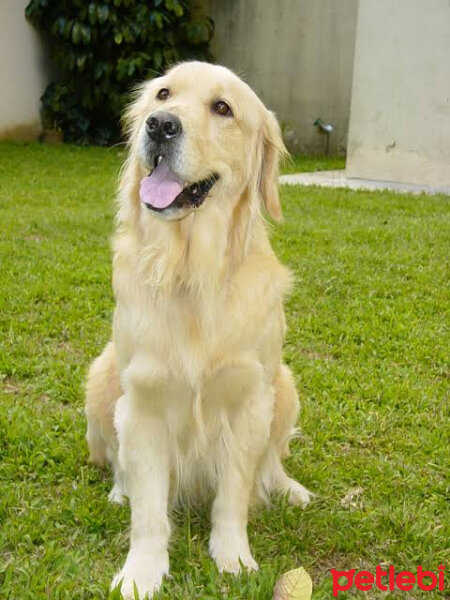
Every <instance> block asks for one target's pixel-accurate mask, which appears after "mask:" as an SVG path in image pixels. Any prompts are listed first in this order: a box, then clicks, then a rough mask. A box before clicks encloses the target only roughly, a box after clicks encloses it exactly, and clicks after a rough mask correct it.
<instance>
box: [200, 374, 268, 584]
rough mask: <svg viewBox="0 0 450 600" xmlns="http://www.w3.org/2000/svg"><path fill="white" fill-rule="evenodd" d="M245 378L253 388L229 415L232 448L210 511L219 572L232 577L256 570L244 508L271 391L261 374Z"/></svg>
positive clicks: (265, 432) (260, 449)
mask: <svg viewBox="0 0 450 600" xmlns="http://www.w3.org/2000/svg"><path fill="white" fill-rule="evenodd" d="M242 375H243V373H242V372H241V376H242ZM246 375H247V376H248V378H249V379H250V380H253V384H252V385H251V386H250V389H249V390H248V392H249V393H247V394H246V395H245V396H244V397H243V398H240V399H239V400H238V405H237V406H235V407H234V408H232V410H231V411H230V412H229V422H230V427H231V431H232V443H231V444H229V445H228V446H229V447H228V451H227V452H226V460H225V464H224V465H223V468H222V473H221V476H220V478H219V482H218V488H217V494H216V498H215V500H214V503H213V507H212V519H211V520H212V530H211V537H210V541H209V550H210V554H211V556H212V557H213V558H214V560H215V562H216V564H217V567H218V569H219V571H228V572H231V573H238V572H239V571H240V568H241V564H240V563H242V564H243V565H244V566H245V567H247V568H248V569H257V568H258V565H257V563H256V562H255V560H254V558H253V556H252V554H251V551H250V547H249V542H248V536H247V520H248V509H249V503H250V496H251V493H252V490H253V486H254V483H255V473H256V469H257V466H258V463H259V461H260V459H261V457H262V455H263V453H264V451H265V449H266V447H267V444H268V440H269V435H270V423H271V419H272V411H273V390H272V389H271V388H270V386H267V385H266V384H265V383H264V377H263V374H262V373H261V370H260V369H258V368H255V369H250V370H249V371H248V372H247V373H246Z"/></svg>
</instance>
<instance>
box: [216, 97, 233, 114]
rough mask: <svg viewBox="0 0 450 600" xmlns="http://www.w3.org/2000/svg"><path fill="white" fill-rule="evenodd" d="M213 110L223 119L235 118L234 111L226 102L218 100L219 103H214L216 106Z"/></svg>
mask: <svg viewBox="0 0 450 600" xmlns="http://www.w3.org/2000/svg"><path fill="white" fill-rule="evenodd" d="M212 109H213V111H214V112H215V113H217V114H218V115H220V116H221V117H232V116H233V111H232V110H231V108H230V107H229V106H228V104H227V103H226V102H224V101H223V100H217V102H214V104H213V105H212Z"/></svg>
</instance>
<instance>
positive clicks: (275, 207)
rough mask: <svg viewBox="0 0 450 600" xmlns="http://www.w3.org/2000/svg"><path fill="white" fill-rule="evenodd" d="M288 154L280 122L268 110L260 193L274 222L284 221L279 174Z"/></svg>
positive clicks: (263, 140)
mask: <svg viewBox="0 0 450 600" xmlns="http://www.w3.org/2000/svg"><path fill="white" fill-rule="evenodd" d="M287 154H288V151H287V150H286V147H285V145H284V142H283V138H282V136H281V130H280V126H279V125H278V121H277V119H276V117H275V115H274V114H273V113H272V112H270V111H269V110H266V111H265V115H264V122H263V126H262V160H261V170H260V179H259V192H260V194H261V199H262V201H263V203H264V206H265V207H266V210H267V212H268V214H269V216H270V217H272V219H273V220H274V221H281V220H282V219H283V213H282V211H281V204H280V198H279V195H278V173H279V163H280V160H281V158H283V157H284V156H287Z"/></svg>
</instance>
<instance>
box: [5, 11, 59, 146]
mask: <svg viewBox="0 0 450 600" xmlns="http://www.w3.org/2000/svg"><path fill="white" fill-rule="evenodd" d="M27 4H28V0H0V138H12V139H33V138H36V137H37V136H38V134H39V132H40V131H41V120H40V100H39V98H40V96H41V95H42V94H43V92H44V90H45V87H46V84H47V81H48V72H47V68H46V66H45V62H44V56H43V52H42V46H41V43H40V40H39V37H38V35H37V34H36V32H35V30H34V29H33V28H32V27H31V25H29V23H28V21H27V20H26V19H25V15H24V11H25V7H26V5H27Z"/></svg>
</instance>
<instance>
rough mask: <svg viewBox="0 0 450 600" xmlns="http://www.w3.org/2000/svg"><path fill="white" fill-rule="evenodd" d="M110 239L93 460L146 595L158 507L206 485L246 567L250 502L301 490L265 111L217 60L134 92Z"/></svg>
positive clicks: (219, 532) (215, 516) (156, 561)
mask: <svg viewBox="0 0 450 600" xmlns="http://www.w3.org/2000/svg"><path fill="white" fill-rule="evenodd" d="M125 123H126V127H127V131H128V133H129V156H128V159H127V161H126V164H125V167H124V170H123V173H122V178H121V184H120V189H119V195H118V203H119V210H118V216H117V231H116V233H115V236H114V242H113V249H114V260H113V287H114V293H115V299H116V307H115V313H114V324H113V335H112V341H111V342H110V343H109V344H108V345H107V346H106V348H105V350H104V351H103V353H102V354H101V355H100V356H99V357H98V358H97V359H96V360H95V361H94V363H93V364H92V366H91V369H90V373H89V377H88V382H87V395H86V414H87V419H88V430H87V440H88V444H89V448H90V453H91V459H92V461H93V462H94V463H98V464H100V465H102V464H104V463H105V462H106V461H107V462H109V463H110V464H111V465H112V467H113V470H114V480H115V482H114V487H113V489H112V491H111V494H110V499H111V500H112V501H118V502H122V499H123V497H124V496H126V497H127V498H128V499H129V502H130V506H131V540H130V549H129V552H128V556H127V558H126V561H125V564H124V566H123V568H122V570H121V571H120V572H119V573H118V574H117V575H116V577H115V578H114V580H113V584H112V585H113V586H116V585H117V584H119V583H120V582H122V593H123V595H124V597H125V598H127V599H128V598H133V597H134V596H133V585H134V583H135V584H136V586H137V588H138V590H139V592H140V594H141V597H143V596H144V595H145V594H146V593H148V594H149V596H150V597H151V596H152V594H153V592H155V591H156V590H158V588H159V587H160V585H161V582H162V579H163V577H164V575H167V574H168V573H169V555H168V543H169V536H170V521H169V516H168V511H169V507H170V506H171V504H173V502H174V501H177V500H180V499H182V500H183V499H185V500H186V501H188V500H190V499H197V498H208V496H210V497H211V498H213V502H212V519H211V521H212V528H211V536H210V540H209V551H210V554H211V556H212V558H213V559H214V560H215V562H216V564H217V567H218V569H219V571H229V572H232V573H237V572H239V570H240V568H241V564H243V565H244V566H245V567H247V568H248V569H256V568H257V564H256V562H255V560H254V559H253V556H252V554H251V551H250V548H249V542H248V537H247V520H248V509H249V504H250V502H251V501H252V500H253V499H255V498H258V497H267V496H268V495H269V494H270V493H271V492H279V493H281V494H286V495H287V496H288V497H289V499H290V501H291V502H292V503H295V504H301V505H305V504H306V503H307V502H308V501H309V499H310V493H309V492H308V490H307V489H306V488H304V487H303V486H302V485H300V484H299V483H298V482H296V481H294V480H293V479H291V478H289V477H288V475H287V474H286V473H285V471H284V468H283V466H282V464H281V458H282V457H283V456H284V455H285V454H286V453H287V446H288V441H289V438H290V436H291V435H292V432H293V430H294V428H295V426H296V423H297V418H298V414H299V402H298V398H297V394H296V390H295V387H294V382H293V378H292V375H291V373H290V371H289V369H288V368H287V367H286V366H285V365H284V364H283V363H282V359H281V351H282V344H283V338H284V333H285V320H284V313H283V298H284V296H285V294H286V293H287V292H288V290H289V287H290V283H291V277H290V274H289V271H288V270H287V269H286V268H285V267H284V266H283V265H281V264H280V262H279V261H278V259H277V258H276V256H275V254H274V252H273V250H272V248H271V245H270V242H269V237H268V231H267V224H266V221H265V219H264V216H263V213H264V211H266V212H267V213H268V215H269V216H270V217H272V218H273V219H274V220H279V219H280V218H281V207H280V202H279V199H278V189H277V187H278V182H277V178H278V162H279V158H280V155H282V154H283V153H285V148H284V145H283V141H282V138H281V135H280V129H279V126H278V124H277V121H276V119H275V117H274V115H273V114H272V113H271V112H269V111H268V110H267V109H266V108H265V107H264V105H263V103H262V102H261V101H260V100H259V98H258V97H257V96H256V94H255V93H254V92H253V91H252V90H251V89H250V88H249V87H248V85H246V84H245V83H244V82H243V81H241V80H240V79H239V78H238V77H237V76H236V75H235V74H234V73H232V72H231V71H229V70H228V69H226V68H224V67H221V66H217V65H211V64H207V63H201V62H186V63H181V64H179V65H177V66H175V67H174V68H172V69H171V70H170V71H168V72H167V74H165V75H164V76H162V77H158V78H156V79H153V80H151V81H149V82H147V83H145V84H144V85H142V86H141V88H140V89H139V91H138V94H137V96H136V100H135V102H134V103H133V104H132V106H131V107H130V109H129V110H128V112H127V114H126V116H125Z"/></svg>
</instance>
